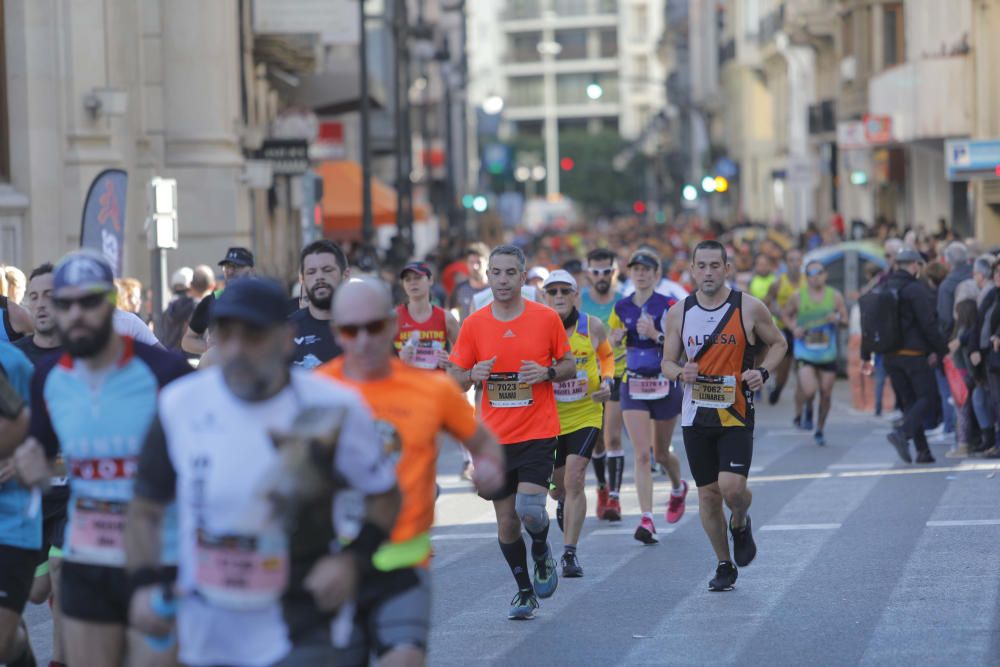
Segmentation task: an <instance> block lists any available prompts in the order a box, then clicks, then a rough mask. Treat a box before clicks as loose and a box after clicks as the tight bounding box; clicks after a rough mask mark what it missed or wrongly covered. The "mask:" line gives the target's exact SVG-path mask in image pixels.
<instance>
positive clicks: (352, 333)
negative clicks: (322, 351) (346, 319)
mask: <svg viewBox="0 0 1000 667" xmlns="http://www.w3.org/2000/svg"><path fill="white" fill-rule="evenodd" d="M388 323H389V320H388V318H382V319H380V320H372V321H371V322H362V323H361V324H338V325H337V331H339V332H340V335H341V336H343V337H344V338H348V339H350V338H357V337H358V333H360V332H361V330H362V329H364V331H365V333H367V334H368V335H369V336H377V335H378V334H380V333H382V332H383V331H385V327H386V325H387V324H388Z"/></svg>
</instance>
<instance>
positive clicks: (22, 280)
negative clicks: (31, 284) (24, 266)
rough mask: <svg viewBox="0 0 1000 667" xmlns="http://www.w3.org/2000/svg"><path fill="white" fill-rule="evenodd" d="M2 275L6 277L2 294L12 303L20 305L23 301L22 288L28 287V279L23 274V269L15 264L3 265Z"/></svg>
mask: <svg viewBox="0 0 1000 667" xmlns="http://www.w3.org/2000/svg"><path fill="white" fill-rule="evenodd" d="M4 274H5V275H4V277H5V278H7V287H6V288H5V289H4V294H6V295H7V298H8V299H10V300H11V301H13V302H14V303H16V304H18V305H20V303H21V302H22V301H24V290H25V289H27V287H28V279H27V278H26V277H25V276H24V271H22V270H21V269H19V268H17V267H16V266H5V267H4Z"/></svg>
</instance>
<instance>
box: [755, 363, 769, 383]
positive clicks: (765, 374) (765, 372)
mask: <svg viewBox="0 0 1000 667" xmlns="http://www.w3.org/2000/svg"><path fill="white" fill-rule="evenodd" d="M757 372H759V373H760V380H761V382H767V379H768V378H769V377H771V371H769V370H767V369H766V368H764V367H763V366H761V367H760V368H758V369H757Z"/></svg>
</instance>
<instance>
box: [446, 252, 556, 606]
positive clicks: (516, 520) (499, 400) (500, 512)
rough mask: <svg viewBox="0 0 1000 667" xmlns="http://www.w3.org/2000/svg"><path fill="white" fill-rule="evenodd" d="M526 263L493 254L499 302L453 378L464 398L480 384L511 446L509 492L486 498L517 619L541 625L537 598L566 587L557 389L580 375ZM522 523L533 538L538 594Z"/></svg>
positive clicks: (462, 342) (456, 362)
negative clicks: (552, 491) (552, 529)
mask: <svg viewBox="0 0 1000 667" xmlns="http://www.w3.org/2000/svg"><path fill="white" fill-rule="evenodd" d="M524 263H525V259H524V253H523V252H521V249H520V248H518V247H516V246H509V245H503V246H499V247H497V248H494V249H493V252H492V253H491V254H490V260H489V269H488V274H487V275H488V277H489V284H490V289H491V290H492V292H493V295H494V302H493V303H492V304H491V305H490V307H488V308H483V309H482V310H480V311H477V312H475V313H473V314H472V315H470V316H469V318H468V319H467V320H466V321H465V323H464V324H463V325H462V329H461V331H459V334H458V341H457V342H456V343H455V349H454V351H452V354H451V358H450V361H451V363H452V367H451V368H450V370H449V372H450V373H451V374H452V376H453V377H454V378H455V379H456V380H458V382H459V384H460V385H461V386H462V387H463V388H464V389H465V390H468V389H469V387H471V386H472V384H473V383H477V384H482V385H484V386H485V392H484V396H483V403H482V413H483V422H484V423H485V424H486V426H487V427H488V428H489V429H490V430H491V431H493V433H494V434H495V435H496V437H497V439H498V440H499V441H500V444H502V445H504V454H505V455H506V457H507V480H506V483H505V485H504V487H503V488H502V489H501V490H500V491H499V492H498V493H494V494H485V493H481V494H480V496H481V497H484V498H486V499H487V500H492V501H493V507H494V510H495V511H496V515H497V537H498V538H499V540H500V551H501V552H503V555H504V558H505V559H506V560H507V564H508V565H509V566H510V569H511V572H512V574H513V575H514V579H515V581H516V582H517V586H518V592H517V594H516V595H515V596H514V599H513V600H512V601H511V606H510V613H509V615H508V618H511V619H531V618H534V610H535V609H536V608H537V607H538V599H537V598H536V595H535V594H536V593H537V595H538V597H541V598H547V597H549V596H551V595H552V594H553V593H555V590H556V586H557V585H558V582H559V578H558V574H557V573H556V562H555V559H554V558H553V557H552V550H551V549H550V548H549V544H548V535H549V515H548V512H546V510H545V499H546V494H547V493H548V490H549V488H548V487H549V482H550V481H551V479H552V468H553V455H554V452H555V445H556V438H557V437H558V435H559V413H558V411H557V410H556V402H555V396H554V393H553V389H552V383H553V382H561V381H563V380H568V379H570V378H572V377H574V376H575V375H576V362H575V361H574V360H573V353H572V352H571V351H570V346H569V340H568V339H567V337H566V330H565V329H564V328H563V325H562V320H560V319H559V316H558V315H557V314H556V313H555V311H553V310H552V309H551V308H548V307H546V306H543V305H541V304H537V303H534V302H532V301H527V300H525V299H524V298H523V297H522V296H521V287H522V286H523V285H524V280H525V277H526V275H527V273H526V271H525V267H524ZM522 523H523V524H524V528H525V529H526V530H527V531H528V535H530V536H531V556H532V559H533V560H534V561H535V581H534V588H532V581H531V579H530V577H529V576H528V561H527V559H528V554H527V551H526V549H525V546H524V540H523V539H522V537H521V525H522Z"/></svg>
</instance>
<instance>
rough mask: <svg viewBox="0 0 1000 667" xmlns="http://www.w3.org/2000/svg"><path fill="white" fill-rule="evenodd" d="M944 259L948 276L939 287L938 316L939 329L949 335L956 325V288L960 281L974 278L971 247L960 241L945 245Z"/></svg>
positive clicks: (943, 333)
mask: <svg viewBox="0 0 1000 667" xmlns="http://www.w3.org/2000/svg"><path fill="white" fill-rule="evenodd" d="M943 259H944V263H945V265H946V266H947V267H948V276H947V277H946V278H945V279H944V281H943V282H942V283H941V287H940V288H939V289H938V294H937V318H938V329H939V330H940V331H941V333H942V335H948V334H950V333H951V331H952V329H953V328H954V326H955V290H956V289H957V288H958V285H959V283H961V282H962V281H965V280H969V279H970V278H972V262H970V261H969V249H968V248H967V247H966V245H965V244H964V243H961V242H959V241H953V242H951V243H949V244H948V245H947V246H945V249H944V258H943Z"/></svg>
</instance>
